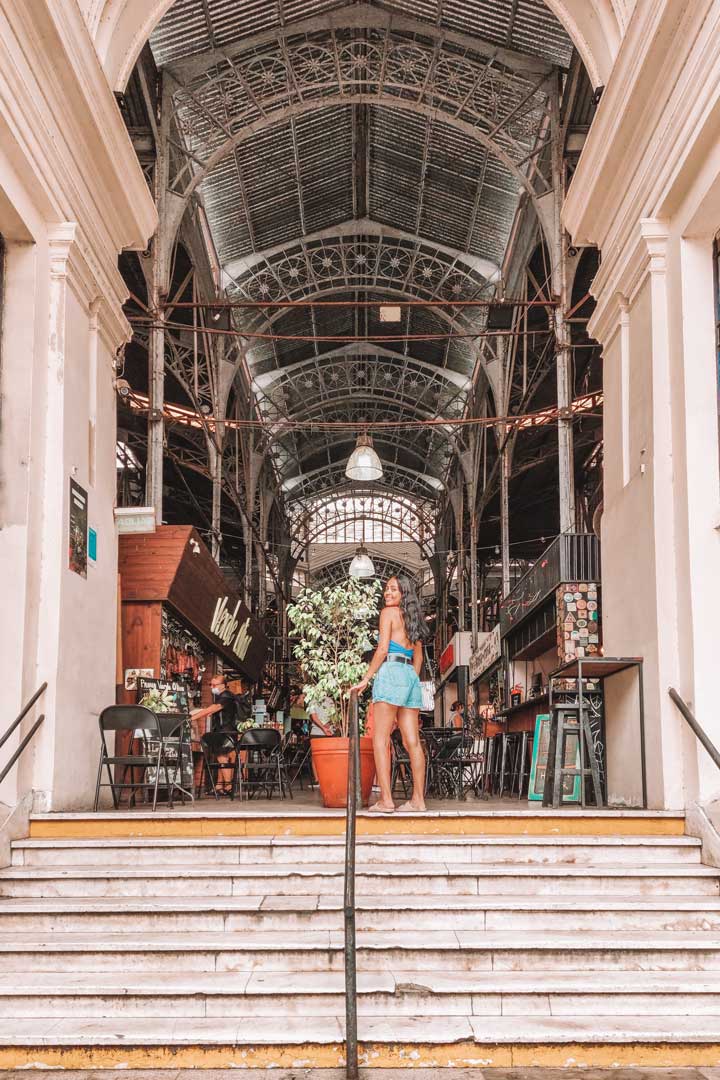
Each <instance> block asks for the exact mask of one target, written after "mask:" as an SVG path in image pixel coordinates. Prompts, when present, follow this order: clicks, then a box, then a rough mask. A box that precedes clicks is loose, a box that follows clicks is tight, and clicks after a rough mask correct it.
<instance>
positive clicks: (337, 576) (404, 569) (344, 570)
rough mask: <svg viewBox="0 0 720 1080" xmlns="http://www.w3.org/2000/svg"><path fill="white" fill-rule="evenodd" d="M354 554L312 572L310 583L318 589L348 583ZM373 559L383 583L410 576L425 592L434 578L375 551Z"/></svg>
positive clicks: (377, 573) (344, 556) (376, 573)
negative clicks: (400, 576)
mask: <svg viewBox="0 0 720 1080" xmlns="http://www.w3.org/2000/svg"><path fill="white" fill-rule="evenodd" d="M354 554H355V553H354V552H352V553H350V554H349V555H348V554H345V555H341V556H340V557H339V558H338V559H337V560H336V561H335V562H330V563H326V564H325V565H324V566H322V567H319V568H318V569H317V570H314V571H311V573H310V575H309V577H310V582H309V583H310V584H311V585H313V586H314V587H316V588H322V587H323V586H325V585H339V584H340V583H341V582H343V581H346V580H347V577H348V571H349V570H350V563H351V562H352V560H353V558H354ZM371 557H372V561H373V565H374V567H375V577H378V578H380V580H381V581H387V579H388V578H390V577H396V576H397V575H398V574H409V575H410V577H412V578H415V580H416V581H417V582H418V584H419V586H420V589H421V590H423V591H425V589H426V587H427V585H428V584H429V582H430V579H431V577H432V575H431V574H429V573H428V572H427V571H426V572H424V573H423V574H421V575H418V574H417V567H415V566H412V565H410V564H407V563H403V562H401V561H400V560H399V559H393V558H392V557H390V556H382V555H378V554H377V552H375V551H373V552H372V555H371Z"/></svg>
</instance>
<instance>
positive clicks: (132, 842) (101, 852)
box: [12, 836, 701, 868]
mask: <svg viewBox="0 0 720 1080" xmlns="http://www.w3.org/2000/svg"><path fill="white" fill-rule="evenodd" d="M700 851H701V843H700V841H699V840H697V839H696V838H695V837H690V836H675V837H672V836H668V837H665V836H660V837H656V836H648V837H627V836H599V837H591V836H588V837H577V836H548V837H532V836H458V837H438V838H437V839H436V840H434V841H433V839H432V838H431V837H426V836H391V837H387V836H383V837H363V838H362V839H361V840H359V842H358V846H357V861H358V864H364V863H367V862H382V863H398V862H413V863H414V862H421V863H430V862H443V863H447V862H453V863H460V862H467V863H490V864H493V865H495V864H498V863H516V864H533V865H534V864H539V865H544V864H556V863H563V864H564V863H568V864H571V865H578V866H580V865H582V866H592V865H608V864H609V865H626V864H627V865H631V866H647V865H649V864H653V863H656V862H660V863H667V862H670V861H673V862H676V863H680V862H682V863H698V862H699V861H700ZM344 853H345V842H344V839H343V837H325V836H321V837H314V838H306V837H302V838H300V837H267V838H264V837H209V838H207V839H201V840H180V839H175V840H173V839H156V838H139V839H107V840H20V841H16V842H15V843H14V844H13V849H12V863H13V866H39V867H43V868H47V867H50V866H93V867H99V866H107V865H110V866H119V865H131V866H161V865H163V866H164V865H168V866H178V865H180V866H188V865H190V866H192V865H193V864H198V865H204V866H210V865H212V866H216V865H221V866H237V865H257V864H264V863H273V864H275V863H277V864H293V865H296V864H297V863H314V864H317V863H324V862H328V863H338V862H341V861H342V860H343V858H344Z"/></svg>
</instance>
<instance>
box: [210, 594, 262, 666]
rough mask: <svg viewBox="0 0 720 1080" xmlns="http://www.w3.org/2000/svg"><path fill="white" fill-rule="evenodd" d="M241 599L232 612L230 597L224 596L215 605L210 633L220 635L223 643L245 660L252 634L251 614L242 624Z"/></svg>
mask: <svg viewBox="0 0 720 1080" xmlns="http://www.w3.org/2000/svg"><path fill="white" fill-rule="evenodd" d="M239 611H240V601H239V600H238V602H237V604H236V605H235V608H234V610H233V611H232V613H231V612H230V607H229V599H228V597H227V596H223V598H222V599H221V600H218V602H217V604H216V605H215V613H214V614H213V617H212V621H211V623H210V633H211V634H215V635H216V637H219V638H220V640H221V641H222V643H223V645H227V646H228V648H230V649H232V651H233V652H234V653H235V655H236V656H237V658H238V660H244V659H245V657H246V656H247V652H248V649H249V648H250V642H251V641H252V634H251V633H250V629H249V628H250V616H249V615H248V617H247V618H246V619H245V621H244V622H243V623H242V624H241V623H240V620H239V619H238V612H239Z"/></svg>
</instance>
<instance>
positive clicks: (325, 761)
mask: <svg viewBox="0 0 720 1080" xmlns="http://www.w3.org/2000/svg"><path fill="white" fill-rule="evenodd" d="M311 745H312V760H313V766H314V768H315V775H316V776H317V779H318V783H319V785H320V794H321V795H322V800H323V805H324V806H333V807H344V806H347V786H348V749H349V746H350V740H349V739H341V738H336V737H335V736H332V737H330V738H326V737H323V738H315V739H313V740H312V742H311ZM374 779H375V757H374V755H373V746H372V739H370V738H368V737H367V736H365V735H361V736H360V783H361V788H362V801H363V806H367V804H368V802H369V801H370V792H371V791H372V786H373V780H374Z"/></svg>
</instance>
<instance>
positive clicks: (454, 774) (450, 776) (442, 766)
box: [432, 731, 465, 799]
mask: <svg viewBox="0 0 720 1080" xmlns="http://www.w3.org/2000/svg"><path fill="white" fill-rule="evenodd" d="M464 741H465V740H464V736H463V733H462V732H461V731H458V732H457V733H456V734H455V735H451V736H449V738H447V739H443V741H442V742H441V744H440V746H439V748H438V751H437V753H436V754H435V756H434V757H433V760H432V766H433V773H434V782H435V788H436V792H437V794H438V795H439V796H440V798H446V799H450V798H456V799H460V798H462V786H463V761H462V749H463V743H464Z"/></svg>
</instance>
